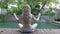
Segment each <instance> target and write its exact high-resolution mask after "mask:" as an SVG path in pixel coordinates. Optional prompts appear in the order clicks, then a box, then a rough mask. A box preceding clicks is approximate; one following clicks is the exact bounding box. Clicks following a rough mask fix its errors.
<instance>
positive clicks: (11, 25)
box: [0, 22, 60, 29]
mask: <svg viewBox="0 0 60 34" xmlns="http://www.w3.org/2000/svg"><path fill="white" fill-rule="evenodd" d="M0 28H19V27H18V23H0ZM37 28H38V29H59V28H60V27H59V26H56V25H52V24H49V23H46V22H38V26H37Z"/></svg>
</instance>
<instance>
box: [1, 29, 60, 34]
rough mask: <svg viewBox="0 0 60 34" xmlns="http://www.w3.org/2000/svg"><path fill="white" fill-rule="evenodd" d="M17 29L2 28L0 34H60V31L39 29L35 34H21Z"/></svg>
mask: <svg viewBox="0 0 60 34" xmlns="http://www.w3.org/2000/svg"><path fill="white" fill-rule="evenodd" d="M18 30H19V29H15V28H0V34H60V29H37V31H35V32H33V33H20V32H19V31H18Z"/></svg>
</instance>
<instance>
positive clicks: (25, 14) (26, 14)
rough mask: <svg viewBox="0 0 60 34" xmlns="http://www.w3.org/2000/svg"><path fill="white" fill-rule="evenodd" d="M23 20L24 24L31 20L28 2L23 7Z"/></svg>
mask: <svg viewBox="0 0 60 34" xmlns="http://www.w3.org/2000/svg"><path fill="white" fill-rule="evenodd" d="M23 21H24V22H26V23H25V24H29V22H30V21H31V8H30V6H29V5H28V4H25V6H24V7H23Z"/></svg>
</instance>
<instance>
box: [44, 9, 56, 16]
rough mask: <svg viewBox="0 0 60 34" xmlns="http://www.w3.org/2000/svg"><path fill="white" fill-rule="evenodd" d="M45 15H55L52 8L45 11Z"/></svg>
mask: <svg viewBox="0 0 60 34" xmlns="http://www.w3.org/2000/svg"><path fill="white" fill-rule="evenodd" d="M45 15H50V16H53V15H55V13H54V12H53V8H49V10H48V11H46V12H45Z"/></svg>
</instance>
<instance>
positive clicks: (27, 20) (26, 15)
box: [14, 4, 41, 31]
mask: <svg viewBox="0 0 60 34" xmlns="http://www.w3.org/2000/svg"><path fill="white" fill-rule="evenodd" d="M40 15H41V14H40V13H39V14H38V18H35V17H34V15H33V14H31V8H30V6H29V5H28V4H25V6H24V7H23V13H22V15H21V16H20V17H19V18H18V17H17V16H16V14H15V13H14V16H15V18H16V19H17V20H21V19H22V20H23V22H24V24H23V25H22V24H21V23H19V24H18V25H19V27H20V31H22V30H23V29H25V30H30V29H33V30H32V31H34V29H35V28H36V27H37V22H38V20H39V18H40ZM32 20H34V21H35V22H36V23H35V24H33V25H31V21H32Z"/></svg>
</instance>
